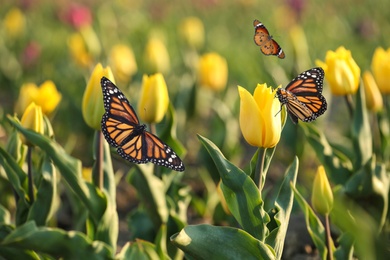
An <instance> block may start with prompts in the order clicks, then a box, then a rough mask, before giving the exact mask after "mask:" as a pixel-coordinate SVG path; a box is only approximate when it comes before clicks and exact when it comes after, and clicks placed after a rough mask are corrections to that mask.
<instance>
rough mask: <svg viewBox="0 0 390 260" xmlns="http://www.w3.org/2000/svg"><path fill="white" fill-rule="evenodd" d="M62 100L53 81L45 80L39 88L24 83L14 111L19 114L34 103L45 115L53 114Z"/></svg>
mask: <svg viewBox="0 0 390 260" xmlns="http://www.w3.org/2000/svg"><path fill="white" fill-rule="evenodd" d="M61 99H62V95H61V93H60V92H58V91H57V88H56V86H55V84H54V82H53V81H51V80H46V81H45V82H43V83H42V84H41V85H40V86H39V87H37V85H35V84H34V83H26V84H24V85H23V86H22V87H21V89H20V94H19V98H18V101H17V103H16V111H17V112H18V113H21V112H22V111H24V110H25V109H26V107H27V106H28V105H29V104H30V103H31V102H34V103H36V104H37V105H38V106H40V107H41V108H42V112H43V113H44V114H45V115H49V114H50V113H51V112H53V111H54V110H55V109H56V107H57V106H58V104H59V103H60V101H61Z"/></svg>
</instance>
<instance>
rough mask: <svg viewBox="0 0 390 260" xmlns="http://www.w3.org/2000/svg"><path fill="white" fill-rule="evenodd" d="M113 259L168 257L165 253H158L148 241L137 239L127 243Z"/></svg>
mask: <svg viewBox="0 0 390 260" xmlns="http://www.w3.org/2000/svg"><path fill="white" fill-rule="evenodd" d="M115 259H118V260H160V259H163V260H164V259H170V258H169V257H168V256H167V255H159V254H158V253H157V249H156V246H155V245H154V244H152V243H150V242H148V241H144V240H140V239H137V240H136V241H135V242H132V243H127V244H126V245H125V246H124V247H123V248H122V250H121V252H120V253H119V254H117V255H116V257H115Z"/></svg>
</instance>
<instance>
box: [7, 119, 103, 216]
mask: <svg viewBox="0 0 390 260" xmlns="http://www.w3.org/2000/svg"><path fill="white" fill-rule="evenodd" d="M8 120H9V122H10V123H11V124H12V125H13V126H14V127H15V128H17V129H18V130H19V131H20V132H21V133H22V134H23V135H24V136H25V137H26V138H27V139H28V140H29V141H30V142H31V143H32V144H33V145H36V146H38V147H40V148H41V149H42V150H43V151H45V152H46V154H47V155H48V156H49V157H50V158H51V159H52V160H53V163H54V164H55V165H56V166H57V168H58V169H59V171H60V173H61V175H62V177H63V178H64V179H65V181H66V182H67V184H68V185H69V188H70V189H72V190H73V191H74V192H75V193H76V194H77V196H78V198H79V199H80V200H81V201H82V202H83V203H84V205H85V206H86V208H88V210H89V211H90V213H91V215H90V216H91V217H92V218H93V220H94V221H95V222H97V221H98V219H100V217H101V216H102V215H103V213H104V210H105V207H106V201H105V198H104V197H103V194H102V193H101V192H100V191H99V190H98V189H97V188H96V187H95V186H94V185H92V184H90V183H87V182H85V181H84V180H83V179H82V175H81V162H80V161H79V160H77V159H75V158H73V157H71V156H69V155H68V154H67V153H66V152H65V151H64V149H63V148H62V147H61V146H60V145H59V144H58V143H56V142H55V141H53V140H51V139H49V138H47V137H46V136H44V135H41V134H39V133H36V132H34V131H31V130H28V129H25V128H24V127H22V126H21V125H20V123H19V122H18V121H17V120H16V119H14V118H13V117H12V116H8Z"/></svg>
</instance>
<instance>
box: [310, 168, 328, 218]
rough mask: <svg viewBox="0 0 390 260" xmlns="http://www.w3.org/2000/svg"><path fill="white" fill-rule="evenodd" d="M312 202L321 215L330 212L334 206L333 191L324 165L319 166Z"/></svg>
mask: <svg viewBox="0 0 390 260" xmlns="http://www.w3.org/2000/svg"><path fill="white" fill-rule="evenodd" d="M311 203H312V206H313V208H314V210H315V211H317V212H318V213H319V214H321V215H326V214H329V213H330V211H331V210H332V207H333V193H332V188H331V187H330V184H329V181H328V177H327V176H326V172H325V169H324V167H323V166H322V165H321V166H320V167H318V170H317V173H316V176H315V177H314V182H313V192H312V194H311Z"/></svg>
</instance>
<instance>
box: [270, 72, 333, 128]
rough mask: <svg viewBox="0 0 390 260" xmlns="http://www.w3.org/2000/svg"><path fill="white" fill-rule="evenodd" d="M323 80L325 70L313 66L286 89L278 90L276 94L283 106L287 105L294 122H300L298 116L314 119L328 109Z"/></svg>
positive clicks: (305, 120) (304, 118) (309, 119)
mask: <svg viewBox="0 0 390 260" xmlns="http://www.w3.org/2000/svg"><path fill="white" fill-rule="evenodd" d="M323 82H324V70H323V69H322V68H313V69H309V70H307V71H305V72H302V73H301V74H299V75H298V76H297V77H296V78H295V79H293V80H292V81H291V82H290V83H289V84H288V85H287V86H286V88H285V89H283V88H279V89H278V90H277V92H276V95H277V97H278V98H279V101H280V103H281V104H282V106H283V105H286V107H287V112H288V114H289V115H290V118H291V120H292V122H293V123H294V124H296V123H298V118H299V119H300V120H302V121H303V122H311V121H314V120H315V119H316V118H317V117H319V116H320V115H322V114H323V113H324V112H325V111H326V108H327V104H326V99H325V97H324V96H323V95H322V85H323Z"/></svg>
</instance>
